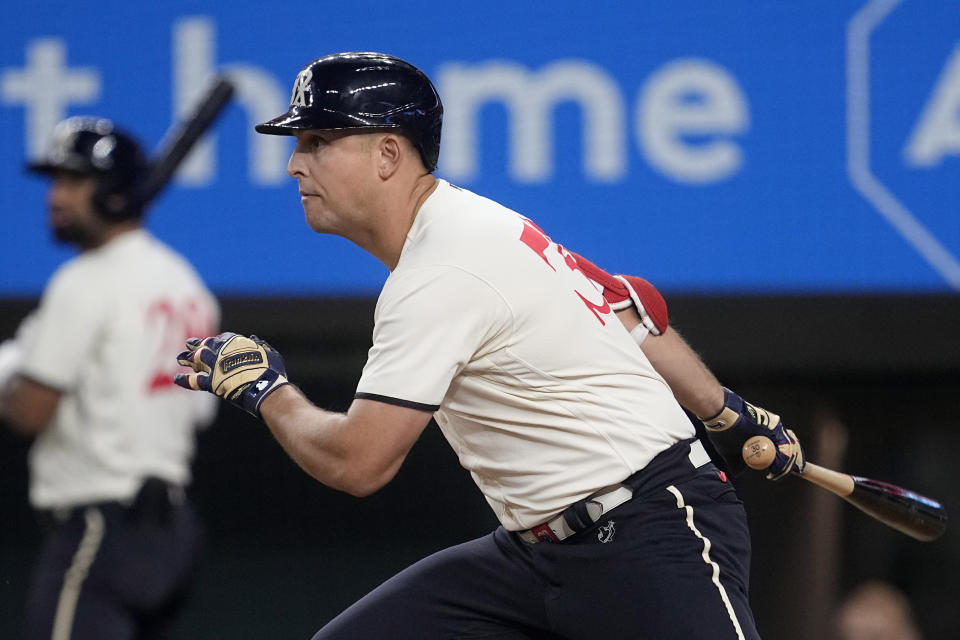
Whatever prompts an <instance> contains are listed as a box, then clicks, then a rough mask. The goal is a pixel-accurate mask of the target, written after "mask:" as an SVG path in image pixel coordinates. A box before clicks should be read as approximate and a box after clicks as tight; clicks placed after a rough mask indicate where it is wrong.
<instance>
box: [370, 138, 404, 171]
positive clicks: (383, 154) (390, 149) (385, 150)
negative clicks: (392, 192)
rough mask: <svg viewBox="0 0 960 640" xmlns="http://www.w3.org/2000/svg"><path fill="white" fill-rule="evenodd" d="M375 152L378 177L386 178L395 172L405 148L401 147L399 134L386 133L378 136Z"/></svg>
mask: <svg viewBox="0 0 960 640" xmlns="http://www.w3.org/2000/svg"><path fill="white" fill-rule="evenodd" d="M377 152H378V154H377V170H378V171H379V173H380V178H381V179H384V180H386V179H387V178H389V177H390V176H392V175H393V174H394V173H396V172H397V169H398V168H399V167H400V161H401V160H402V159H403V155H404V153H406V149H404V148H403V144H402V143H401V141H400V137H399V136H397V135H396V134H394V133H386V134H383V135H382V136H381V137H380V140H379V142H378V143H377Z"/></svg>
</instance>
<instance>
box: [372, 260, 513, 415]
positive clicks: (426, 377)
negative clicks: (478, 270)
mask: <svg viewBox="0 0 960 640" xmlns="http://www.w3.org/2000/svg"><path fill="white" fill-rule="evenodd" d="M395 275H397V274H395ZM376 316H377V317H376V322H375V325H374V330H373V346H372V347H371V349H370V352H369V355H368V358H367V363H366V365H365V366H364V369H363V375H362V376H361V378H360V382H359V384H358V385H357V393H356V397H357V398H361V399H371V400H378V401H380V402H386V403H389V404H395V405H399V406H405V407H410V408H414V409H421V410H423V411H436V410H437V409H439V408H440V405H441V403H442V402H443V398H444V396H445V395H446V393H447V389H448V388H449V387H450V383H451V382H452V381H453V379H454V378H455V377H456V376H457V374H458V373H460V371H462V370H463V368H464V367H465V366H466V365H467V364H468V363H469V362H471V361H472V360H474V359H476V358H478V357H482V356H483V354H484V353H485V352H489V351H491V350H494V349H496V348H497V346H498V344H500V341H501V340H502V339H503V336H504V335H506V333H507V330H508V328H509V326H510V324H511V319H512V315H511V314H510V311H509V308H508V306H507V304H506V302H505V301H504V300H503V298H502V297H501V296H500V295H499V294H498V293H497V292H496V291H494V289H493V288H492V287H491V286H490V285H488V284H487V283H485V282H483V281H481V280H480V279H479V278H477V277H476V276H474V275H471V274H469V273H467V272H465V271H463V270H461V269H459V268H457V267H453V266H442V267H422V268H418V269H414V270H411V271H408V272H406V273H404V274H402V275H399V277H394V276H391V278H389V279H388V280H387V284H386V285H385V286H384V289H383V292H382V293H381V295H380V300H379V301H378V303H377V313H376Z"/></svg>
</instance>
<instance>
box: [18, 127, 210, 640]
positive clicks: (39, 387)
mask: <svg viewBox="0 0 960 640" xmlns="http://www.w3.org/2000/svg"><path fill="white" fill-rule="evenodd" d="M146 168H147V162H146V158H145V156H144V154H143V152H142V151H141V148H140V146H139V145H138V144H137V142H136V141H135V140H134V139H133V138H131V137H130V136H129V135H128V134H126V133H124V132H122V131H120V130H118V129H117V128H116V127H114V125H113V124H112V123H111V122H110V121H109V120H106V119H102V118H90V117H76V118H70V119H68V120H65V121H64V122H62V123H60V124H59V125H58V126H57V127H56V129H55V130H54V132H53V134H52V141H51V144H50V147H49V150H48V151H47V152H46V155H45V156H44V157H43V158H42V159H40V160H39V161H37V162H34V163H32V164H30V165H28V170H29V171H31V172H36V173H40V174H43V175H45V176H48V177H49V178H50V187H49V190H48V196H47V210H48V216H49V224H50V227H51V229H52V231H53V234H54V236H55V237H56V239H57V240H58V241H60V242H64V243H68V244H70V245H73V246H75V247H76V248H77V249H79V252H80V253H79V255H77V256H76V257H74V258H73V259H71V260H69V261H68V262H67V263H65V264H64V265H62V266H61V267H60V268H59V269H58V270H57V271H56V273H55V274H54V276H53V277H52V279H51V280H50V282H49V283H48V284H47V286H46V288H45V290H44V292H43V296H42V298H41V301H40V305H39V307H38V308H37V309H36V311H35V312H33V313H32V314H31V315H30V316H29V317H28V318H27V320H25V321H24V322H23V323H22V324H21V327H20V329H19V330H18V332H17V335H16V337H15V338H14V339H12V340H9V341H7V342H5V343H4V345H3V347H2V349H0V351H2V353H3V356H2V357H0V361H2V362H3V363H4V365H3V369H4V370H5V373H4V374H2V375H0V377H2V378H3V380H0V389H2V392H0V417H2V418H3V420H4V421H5V422H6V423H7V424H8V425H9V426H10V427H11V428H13V429H14V430H16V431H18V432H20V433H22V434H25V435H27V436H31V437H35V441H34V442H33V444H32V446H31V449H30V453H29V468H30V503H31V505H32V506H33V507H34V508H35V509H36V510H37V512H38V514H39V516H40V519H41V523H42V527H43V530H44V533H45V536H44V539H43V543H42V547H41V551H40V557H39V560H38V562H37V564H36V568H35V570H34V574H33V579H32V584H31V588H30V591H29V594H28V602H27V637H29V638H35V639H40V638H46V639H50V638H53V639H54V640H65V639H68V638H69V639H75V640H82V639H98V640H103V639H104V638H110V639H111V640H121V639H128V638H144V637H151V638H152V637H156V636H155V635H154V634H156V633H157V632H158V631H159V630H160V629H161V628H162V627H163V625H164V624H165V623H167V622H168V621H169V619H170V617H171V614H172V613H173V612H174V611H175V609H176V607H177V605H178V603H179V601H180V598H181V596H182V594H183V593H184V590H185V588H186V586H187V583H188V578H189V577H190V575H191V569H192V567H193V565H194V560H195V558H196V552H197V545H198V534H199V530H198V523H197V521H196V518H195V515H194V513H193V511H192V508H191V507H190V506H189V504H188V503H187V501H186V499H185V496H184V488H185V487H186V486H187V484H188V482H189V480H190V469H189V462H190V459H191V456H192V453H193V449H194V430H195V428H196V427H198V426H200V425H203V424H206V423H208V422H210V421H211V420H212V418H213V416H214V412H215V410H216V402H215V401H214V403H213V406H211V404H210V403H209V402H207V398H204V397H202V396H197V395H196V394H189V393H185V392H184V391H183V390H182V389H180V388H178V387H177V386H175V385H173V384H172V381H171V378H172V376H173V374H174V373H175V372H176V366H175V363H174V362H173V360H172V355H171V354H174V355H175V354H176V353H177V351H178V350H179V348H180V347H181V346H182V340H185V339H186V337H188V336H190V335H195V334H196V332H197V331H203V330H210V329H215V327H216V326H217V324H218V322H219V310H218V304H217V302H216V301H215V299H214V298H213V296H212V295H211V294H210V292H209V291H208V290H207V288H206V287H205V286H204V284H203V283H202V282H201V280H200V278H199V277H198V276H197V274H196V273H195V272H194V270H193V269H192V267H191V266H190V265H189V264H188V263H187V262H186V261H185V260H184V259H183V258H182V257H181V256H179V255H178V254H176V253H175V252H174V251H172V250H171V249H170V248H169V247H167V246H165V245H164V244H162V243H161V242H159V241H158V240H157V239H156V238H154V237H153V236H152V235H151V234H150V233H149V232H148V231H146V230H145V229H144V228H143V227H142V226H141V221H142V215H143V208H142V206H140V204H139V203H138V202H137V200H136V198H134V197H133V193H134V189H135V187H136V186H137V185H138V184H139V183H140V181H141V179H142V178H143V176H144V175H145V171H146ZM178 343H179V344H180V346H178ZM210 400H214V399H213V398H210Z"/></svg>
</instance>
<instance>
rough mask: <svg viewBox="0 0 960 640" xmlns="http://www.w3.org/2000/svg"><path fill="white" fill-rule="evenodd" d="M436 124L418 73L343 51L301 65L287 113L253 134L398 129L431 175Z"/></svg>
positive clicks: (435, 104)
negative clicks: (415, 148) (303, 130)
mask: <svg viewBox="0 0 960 640" xmlns="http://www.w3.org/2000/svg"><path fill="white" fill-rule="evenodd" d="M442 121H443V105H442V104H441V103H440V96H439V95H437V91H436V89H434V87H433V84H432V83H431V82H430V79H429V78H427V76H426V75H425V74H424V73H423V72H422V71H420V70H419V69H417V68H416V67H414V66H413V65H411V64H410V63H408V62H404V61H403V60H401V59H399V58H394V57H393V56H388V55H386V54H383V53H373V52H349V53H337V54H334V55H329V56H325V57H323V58H318V59H316V60H314V61H313V62H311V63H310V64H308V65H307V66H305V67H304V68H303V69H302V70H301V71H300V73H299V74H298V75H297V80H296V82H294V85H293V94H292V95H291V96H290V108H289V110H287V112H286V113H285V114H283V115H281V116H277V117H276V118H274V119H273V120H268V121H267V122H264V123H262V124H258V125H257V126H256V130H257V132H259V133H269V134H273V135H282V136H289V135H293V134H294V132H295V131H297V130H302V129H399V130H400V131H401V132H402V133H404V134H405V135H406V136H407V137H408V138H410V140H411V141H412V142H413V144H414V145H415V146H416V147H417V150H418V151H419V152H420V157H421V158H423V164H424V165H425V166H426V167H427V169H428V170H430V171H433V170H434V169H436V168H437V158H438V157H439V155H440V126H441V123H442Z"/></svg>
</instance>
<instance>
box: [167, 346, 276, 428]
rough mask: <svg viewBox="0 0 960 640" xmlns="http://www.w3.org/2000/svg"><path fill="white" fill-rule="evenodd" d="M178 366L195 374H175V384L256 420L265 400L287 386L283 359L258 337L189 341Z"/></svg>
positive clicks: (178, 357)
mask: <svg viewBox="0 0 960 640" xmlns="http://www.w3.org/2000/svg"><path fill="white" fill-rule="evenodd" d="M177 362H179V363H180V364H182V365H184V366H186V367H190V368H191V369H193V370H194V372H195V373H178V374H176V375H175V376H174V378H173V381H174V382H175V383H176V384H178V385H180V386H181V387H183V388H184V389H193V390H194V391H209V392H210V393H213V394H215V395H218V396H220V397H221V398H223V399H224V400H226V401H227V402H229V403H230V404H233V405H236V406H238V407H240V408H241V409H243V410H244V411H246V412H247V413H249V414H251V415H253V416H254V417H257V418H259V417H260V405H261V404H263V401H264V399H265V398H266V397H267V396H269V395H270V394H271V393H273V392H274V391H276V390H277V389H279V388H280V387H282V386H283V385H285V384H290V382H289V381H288V380H287V369H286V366H285V365H284V363H283V357H282V356H281V355H280V353H279V352H277V350H276V349H274V348H273V347H271V346H270V345H269V344H267V343H266V342H264V341H263V340H261V339H260V338H258V337H257V336H250V337H249V338H247V337H244V336H241V335H238V334H236V333H229V332H227V333H221V334H220V335H218V336H213V337H211V338H205V339H203V340H201V339H200V338H190V339H189V340H187V350H186V351H184V352H182V353H181V354H180V355H178V356H177Z"/></svg>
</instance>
